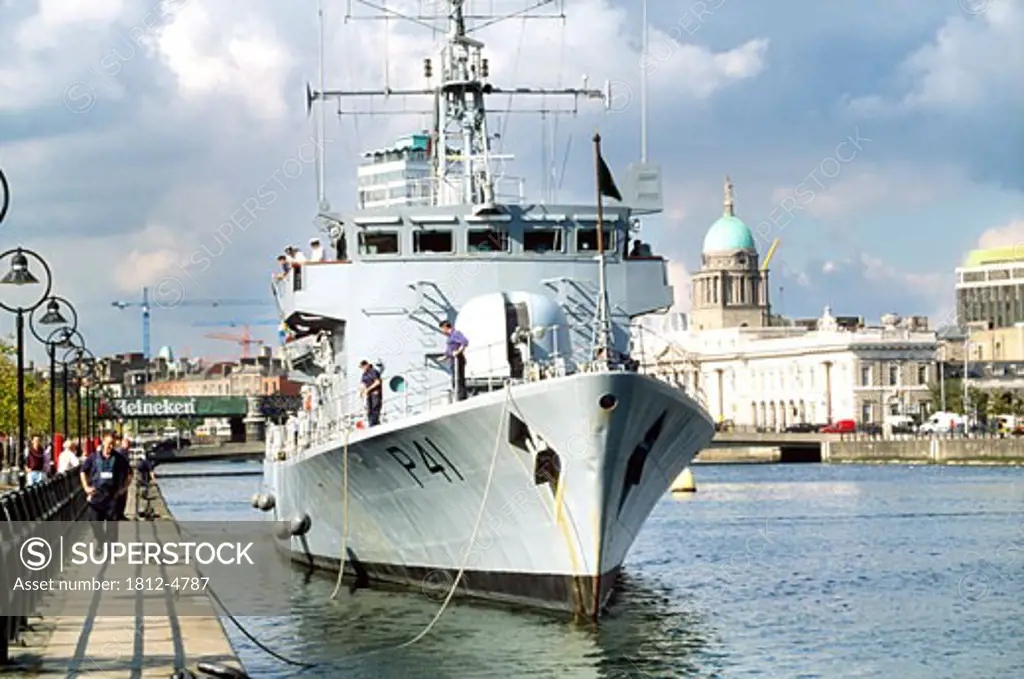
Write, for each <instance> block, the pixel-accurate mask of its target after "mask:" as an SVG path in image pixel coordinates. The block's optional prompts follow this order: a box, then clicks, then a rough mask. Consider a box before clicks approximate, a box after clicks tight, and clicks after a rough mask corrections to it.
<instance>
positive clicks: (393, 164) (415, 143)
mask: <svg viewBox="0 0 1024 679" xmlns="http://www.w3.org/2000/svg"><path fill="white" fill-rule="evenodd" d="M429 142H430V137H429V136H428V135H426V134H412V135H409V136H406V137H402V138H401V139H399V140H398V141H396V142H395V144H394V146H392V147H391V148H386V149H378V150H374V151H367V152H365V153H363V163H362V165H360V166H359V168H358V170H357V178H358V179H357V182H358V187H359V195H358V200H359V209H361V210H362V209H368V208H377V207H392V206H395V205H429V204H430V198H431V186H430V179H429V177H430V148H429Z"/></svg>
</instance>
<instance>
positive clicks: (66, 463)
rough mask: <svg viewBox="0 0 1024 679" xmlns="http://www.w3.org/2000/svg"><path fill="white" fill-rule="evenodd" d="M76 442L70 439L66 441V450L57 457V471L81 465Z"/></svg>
mask: <svg viewBox="0 0 1024 679" xmlns="http://www.w3.org/2000/svg"><path fill="white" fill-rule="evenodd" d="M75 448H76V446H75V442H74V441H72V440H70V439H68V440H67V441H65V442H64V450H63V451H61V454H60V457H59V458H57V473H61V474H62V473H64V472H66V471H68V470H69V469H74V468H75V467H77V466H78V465H79V459H78V455H77V454H76V453H75Z"/></svg>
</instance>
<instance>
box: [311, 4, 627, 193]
mask: <svg viewBox="0 0 1024 679" xmlns="http://www.w3.org/2000/svg"><path fill="white" fill-rule="evenodd" d="M351 1H352V2H354V3H355V4H357V5H362V6H365V7H368V8H370V9H371V10H375V11H377V12H379V13H380V14H383V15H384V16H383V17H382V16H363V15H349V16H347V17H346V20H348V19H353V20H354V19H373V18H376V19H380V18H387V19H389V20H393V19H396V18H397V19H405V20H407V21H410V22H412V23H414V24H418V25H421V26H425V27H428V28H434V27H435V24H432V23H430V22H432V21H434V22H436V21H437V20H438V19H439V18H440V17H439V16H438V15H429V16H423V15H412V14H404V13H401V12H399V11H398V10H395V9H391V8H388V7H385V6H381V5H380V4H379V3H377V2H372V1H370V0H351ZM553 3H554V0H531V1H530V2H529V4H528V7H527V9H526V10H525V11H520V12H512V13H509V14H506V15H476V14H473V15H470V14H468V13H467V7H468V5H469V0H444V2H443V3H438V4H439V5H441V4H443V9H442V10H441V11H443V12H444V21H445V24H446V25H445V30H446V33H445V41H444V44H443V45H442V46H441V49H440V53H439V55H438V56H439V59H440V64H439V69H438V73H437V74H436V76H437V77H436V81H435V80H434V77H433V76H434V74H433V64H432V63H431V61H430V60H429V59H427V60H425V61H424V71H425V73H424V75H425V76H426V78H427V80H428V82H427V85H428V86H427V87H424V88H420V89H415V88H413V89H392V88H390V87H384V88H382V89H378V90H373V89H366V90H357V89H353V90H337V89H335V90H326V89H324V88H323V86H322V85H321V86H320V88H319V89H318V90H313V89H311V88H309V86H308V85H307V90H308V91H307V98H308V104H309V105H312V102H321V105H322V103H323V102H324V101H327V100H329V99H335V100H339V101H340V100H341V99H351V98H357V99H358V98H362V99H371V100H372V99H373V98H375V97H377V98H384V99H385V100H387V99H389V98H397V97H416V96H422V97H429V98H431V99H432V102H431V106H430V108H429V109H427V110H423V111H395V112H392V113H393V114H395V115H400V114H403V113H404V114H409V113H419V114H423V113H426V114H428V115H430V116H431V118H432V119H433V129H432V130H430V159H431V174H432V177H431V186H432V191H431V195H432V201H433V204H434V205H457V204H469V205H473V206H475V207H477V208H480V209H487V208H492V207H494V206H495V204H496V203H497V202H498V201H497V199H496V191H495V180H496V178H495V173H494V170H493V168H492V166H491V163H492V162H493V161H495V160H499V157H498V156H497V155H496V154H494V153H492V152H491V144H490V137H489V134H488V127H487V113H488V112H489V111H488V109H487V107H486V101H485V99H486V95H493V94H498V95H516V96H530V95H533V96H542V97H557V96H559V95H561V96H565V97H568V98H571V99H572V107H571V108H569V107H566V108H565V109H554V110H552V109H551V108H540V109H519V108H517V109H516V112H535V113H576V111H577V108H578V106H577V105H578V100H579V98H580V97H583V98H588V99H602V100H604V101H605V105H606V106H607V104H608V101H609V100H610V97H609V92H608V86H607V85H606V86H605V89H604V90H599V89H590V88H587V86H586V78H584V84H583V87H581V88H556V89H550V88H520V87H516V88H514V89H502V88H499V87H495V86H493V85H492V84H491V83H490V82H488V78H489V75H490V73H489V65H488V62H487V59H485V58H484V57H483V49H484V43H483V42H481V41H479V40H476V39H475V38H473V37H471V35H470V34H471V33H473V32H474V31H475V30H478V29H481V28H483V27H485V26H492V25H494V24H495V23H498V22H499V21H503V20H507V19H511V18H520V19H522V18H556V15H550V16H549V15H531V14H529V12H531V11H532V10H534V9H536V8H538V7H542V6H545V5H549V4H553ZM471 20H476V21H478V22H479V23H478V24H477V25H475V26H474V25H471ZM346 114H348V115H359V112H358V111H356V110H355V109H354V108H353V109H351V110H346V111H341V110H340V108H339V115H346Z"/></svg>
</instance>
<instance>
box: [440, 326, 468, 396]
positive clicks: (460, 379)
mask: <svg viewBox="0 0 1024 679" xmlns="http://www.w3.org/2000/svg"><path fill="white" fill-rule="evenodd" d="M441 332H443V333H444V336H445V337H447V338H448V344H447V346H446V347H445V351H444V355H445V357H446V358H447V359H448V360H449V361H451V362H452V386H453V387H454V388H455V400H456V401H465V400H466V347H468V346H469V340H468V339H467V338H466V336H465V335H463V334H462V333H461V332H459V331H458V330H456V329H455V328H454V327H452V324H451V323H450V322H449V321H441Z"/></svg>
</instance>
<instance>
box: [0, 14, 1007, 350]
mask: <svg viewBox="0 0 1024 679" xmlns="http://www.w3.org/2000/svg"><path fill="white" fill-rule="evenodd" d="M432 2H433V0H404V2H396V1H394V0H392V2H391V3H390V6H393V7H399V6H402V7H405V8H409V7H411V6H416V5H419V6H423V7H428V8H429V6H430V5H431V3H432ZM526 2H527V0H487V1H486V2H485V3H483V4H485V5H487V6H488V7H490V6H492V5H493V6H498V7H499V9H513V10H514V9H520V8H521V7H522V6H523V5H524V3H526ZM349 4H350V3H349V0H325V2H324V7H325V10H324V17H325V18H324V20H325V36H326V37H325V83H326V85H327V87H328V88H331V87H334V88H356V87H363V88H380V87H384V86H390V87H403V86H411V87H420V86H422V85H423V78H422V60H423V58H424V57H428V56H432V53H433V50H434V44H435V43H434V39H433V36H432V34H431V32H430V31H429V30H425V29H423V28H421V27H417V26H414V25H409V24H403V23H399V22H395V21H387V22H384V21H346V16H345V12H346V8H347V6H348V5H349ZM556 4H557V3H556ZM650 5H651V6H650V9H649V13H648V26H649V51H648V54H647V55H646V57H645V56H644V54H643V52H642V40H641V35H642V17H641V13H640V3H639V2H627V1H626V0H564V10H565V15H566V21H564V22H562V21H559V20H552V19H547V20H535V21H524V20H522V19H518V18H517V19H513V20H509V21H506V22H504V23H501V24H496V25H494V26H491V27H489V28H486V29H484V30H482V31H481V32H480V33H479V36H478V37H480V38H481V39H483V40H484V41H485V42H486V43H487V56H488V58H489V63H490V71H491V77H490V79H491V82H493V83H495V84H496V85H501V86H505V87H525V86H551V87H554V86H561V87H575V86H579V85H581V84H582V83H583V81H584V78H585V77H586V78H587V82H588V83H589V86H590V87H603V84H604V83H605V82H606V81H607V82H610V83H611V91H612V97H611V100H610V101H609V102H608V106H607V107H605V106H602V105H601V104H600V102H592V103H582V104H581V105H580V108H579V111H578V113H577V114H576V115H574V116H569V115H564V116H558V117H553V116H552V117H548V118H547V119H546V120H541V119H540V118H539V117H537V116H527V115H518V114H513V115H500V114H498V115H497V116H496V119H492V121H491V124H492V128H493V129H496V130H500V132H501V133H502V141H501V145H502V151H503V152H511V153H515V154H516V161H515V162H514V163H508V164H507V166H506V167H505V168H503V170H502V171H503V172H504V173H506V174H508V175H515V176H521V177H525V179H526V181H527V187H528V190H529V191H530V192H531V194H532V195H534V196H536V197H538V198H539V197H541V196H542V189H543V188H544V184H545V181H546V180H545V179H544V178H545V177H548V176H555V177H556V179H554V180H547V183H549V184H551V185H553V186H554V185H557V195H556V196H554V197H556V198H557V199H559V200H562V201H565V200H579V201H590V200H592V194H593V178H592V167H593V165H592V162H593V161H592V158H591V155H590V154H591V150H590V144H589V138H590V136H591V135H592V134H593V131H594V130H595V129H599V130H600V132H601V134H602V137H603V139H604V142H603V149H604V156H605V159H606V160H607V161H608V163H609V165H610V166H611V168H612V171H613V173H615V174H616V175H618V176H624V173H625V170H626V168H627V167H628V165H629V164H630V163H631V162H634V161H636V160H638V159H639V157H640V153H641V148H640V120H641V115H640V109H641V107H640V90H641V80H642V78H641V73H643V72H646V73H647V82H648V88H647V89H648V92H649V97H648V101H649V126H648V139H649V160H650V161H651V162H655V163H658V164H660V165H661V167H662V170H663V175H664V187H663V188H664V195H665V211H664V212H663V213H662V214H661V215H658V216H656V217H650V218H646V219H645V221H644V230H643V237H644V239H645V240H647V241H650V242H651V244H652V246H653V248H654V251H655V252H656V253H657V254H662V255H664V256H666V257H667V258H669V259H670V262H671V263H670V273H671V280H672V282H673V284H674V285H675V287H676V300H677V308H678V309H679V310H685V309H687V308H688V306H689V292H688V290H689V288H688V276H689V274H688V272H690V271H693V270H694V269H696V268H697V267H698V266H699V262H700V250H701V241H702V239H703V237H704V234H705V232H706V231H707V229H708V227H709V226H710V225H711V223H712V222H714V220H715V219H716V218H717V217H718V216H719V215H720V214H721V211H722V199H723V197H722V185H723V178H724V176H725V175H726V174H728V175H730V177H731V178H732V181H733V183H734V185H735V194H736V213H737V216H738V217H740V218H741V219H742V220H744V221H745V222H746V223H747V224H748V225H749V226H750V227H751V228H752V229H753V230H754V233H755V236H756V238H757V241H758V244H759V248H760V251H761V254H762V256H763V255H764V254H765V252H766V250H767V248H768V246H769V245H770V243H771V242H772V240H774V239H775V238H780V239H781V244H780V246H779V248H778V249H777V251H776V254H775V256H774V259H773V260H772V263H771V264H772V284H771V285H772V296H773V297H774V308H775V310H777V311H781V312H782V313H784V314H786V315H792V316H799V317H806V316H817V315H820V313H821V311H822V308H823V307H824V306H826V305H830V306H831V307H832V309H833V312H834V313H836V314H842V315H861V316H864V317H866V318H868V319H877V318H878V317H879V316H880V315H881V314H883V313H888V312H895V313H899V314H904V315H910V314H919V315H928V316H930V317H931V318H932V319H933V322H936V323H948V322H950V321H951V320H953V313H954V310H953V307H954V296H953V271H954V268H955V267H956V266H957V265H958V264H959V263H960V262H961V261H962V259H963V257H964V255H965V253H966V252H967V251H968V250H970V249H972V248H975V247H979V246H985V247H990V246H995V245H1011V244H1016V243H1017V242H1019V241H1021V240H1022V239H1024V122H1022V121H1024V116H1022V113H1024V87H1021V86H1020V83H1022V82H1024V42H1022V41H1021V40H1020V39H1019V36H1020V35H1021V34H1022V33H1024V1H1021V0H889V1H888V2H885V3H876V2H868V1H867V0H855V1H850V2H842V3H821V2H814V1H813V0H774V1H773V2H770V3H766V2H755V1H754V0H700V1H697V2H689V0H681V1H679V2H658V1H656V2H652V3H650ZM317 30H318V29H317V21H316V3H315V1H314V0H294V1H292V2H288V3H284V2H276V1H273V0H162V1H161V2H156V1H155V0H89V2H77V1H74V0H0V168H2V169H3V171H4V173H5V174H6V176H7V178H8V180H9V182H10V185H11V196H10V199H11V204H10V210H9V213H8V215H7V217H6V219H5V220H4V221H3V223H2V224H0V245H3V249H5V250H6V249H7V248H10V247H14V246H17V245H23V246H25V247H29V248H32V249H34V250H35V251H37V252H39V253H40V254H41V255H43V257H44V258H45V259H46V260H47V261H48V262H49V264H50V266H51V268H52V269H53V272H54V273H53V281H54V284H53V291H54V293H56V294H59V295H62V296H64V297H66V298H68V299H69V300H71V301H72V302H73V303H74V305H75V306H76V308H77V310H78V312H79V315H80V317H81V318H80V330H81V332H82V333H83V335H84V336H85V337H86V341H87V343H88V345H89V347H90V348H91V349H92V350H93V351H94V353H96V354H98V355H100V354H109V353H114V352H127V351H138V350H140V349H141V330H140V327H141V324H140V313H139V310H138V309H137V308H128V309H124V310H121V309H118V308H115V307H114V306H112V304H111V303H112V302H113V301H129V302H132V301H138V300H139V299H140V298H141V288H142V287H143V286H149V287H150V288H151V290H152V294H153V297H154V307H153V314H152V332H153V337H152V345H153V350H154V351H156V349H157V348H158V347H160V346H162V345H171V346H173V347H174V349H175V351H176V353H178V354H179V355H182V354H188V355H192V356H195V355H199V354H205V355H207V356H214V357H230V356H236V355H237V354H238V350H239V348H238V346H237V345H235V344H233V343H231V342H226V341H220V340H213V339H208V338H205V337H204V335H205V334H207V333H210V332H216V331H221V332H237V331H238V328H232V327H195V324H196V323H205V324H211V323H220V322H231V321H245V320H269V319H272V318H273V316H274V314H273V307H272V304H271V301H270V300H271V297H270V291H269V277H270V273H271V271H272V270H273V267H274V266H275V264H274V258H275V257H276V255H277V254H278V253H279V252H280V250H281V248H282V247H283V246H284V245H285V244H287V243H289V242H294V243H296V244H300V245H302V244H305V243H306V242H308V239H309V238H310V237H312V236H314V235H316V228H315V225H314V222H313V217H314V214H315V207H316V187H315V172H314V165H313V160H312V159H313V157H314V145H316V144H320V145H321V146H322V148H323V150H324V153H325V155H326V158H327V196H328V198H329V200H330V201H331V203H332V205H334V206H346V205H350V204H351V203H352V202H353V201H354V188H353V184H354V181H353V179H354V176H355V166H356V164H357V162H358V156H359V153H360V151H362V150H364V149H367V148H377V147H381V146H384V145H386V144H388V143H389V142H391V141H393V138H394V137H397V136H400V135H401V134H403V133H407V132H410V131H415V130H416V129H419V128H421V127H422V126H423V123H424V121H423V119H422V116H418V115H416V114H411V115H404V116H394V117H383V116H374V117H369V116H351V115H344V116H338V115H336V110H335V108H334V105H333V104H332V105H331V106H330V107H329V108H328V110H327V123H326V131H327V134H326V137H325V139H324V140H322V141H320V140H318V138H317V136H316V129H315V125H314V122H313V120H314V119H313V118H310V117H309V116H308V115H307V111H306V105H305V87H306V83H307V82H308V81H314V82H315V81H316V80H317V63H318V59H317V55H318V47H317V44H318V40H317ZM385 50H386V51H387V56H385V54H384V51H385ZM548 103H550V104H552V105H553V104H554V102H548ZM492 105H493V106H494V108H495V109H498V110H502V109H506V108H507V107H508V102H507V101H506V100H505V99H503V98H501V97H497V98H495V99H494V100H492ZM402 106H407V104H406V103H405V102H404V101H401V102H394V103H393V107H392V108H393V109H395V108H401V107H402ZM513 106H514V107H515V106H519V105H516V104H514V105H513ZM361 110H363V111H365V110H366V109H365V107H364V108H363V109H361ZM563 167H564V171H563V170H562V168H563ZM551 192H554V189H552V191H551ZM247 208H248V209H249V210H248V212H249V213H251V214H252V216H251V217H249V218H242V219H239V218H238V216H239V215H240V214H241V215H244V214H246V210H247ZM233 218H234V223H232V219H233ZM5 294H6V293H5ZM210 299H238V300H254V301H255V302H257V303H256V304H253V305H245V306H238V307H220V308H211V307H209V306H206V305H204V300H210ZM12 328H13V321H12V317H11V316H10V315H9V314H3V315H0V333H7V332H11V331H12ZM273 330H274V328H273V327H269V326H259V325H258V326H255V327H253V329H252V332H253V334H254V335H255V336H258V337H263V338H265V339H268V340H271V339H273V338H274V336H275V334H274V332H273ZM30 346H32V348H31V349H30V355H32V356H34V357H37V358H39V357H41V356H42V352H41V350H40V349H39V347H38V343H30Z"/></svg>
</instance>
